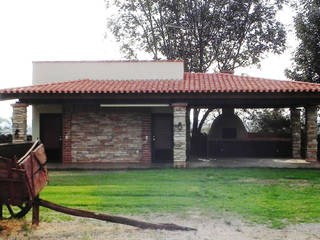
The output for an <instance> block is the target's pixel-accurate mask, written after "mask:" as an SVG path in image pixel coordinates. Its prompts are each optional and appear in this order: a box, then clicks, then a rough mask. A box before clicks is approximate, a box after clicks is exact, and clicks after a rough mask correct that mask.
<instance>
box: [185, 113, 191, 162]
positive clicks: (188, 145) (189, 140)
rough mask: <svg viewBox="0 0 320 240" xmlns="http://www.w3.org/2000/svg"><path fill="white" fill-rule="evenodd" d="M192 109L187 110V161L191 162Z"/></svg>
mask: <svg viewBox="0 0 320 240" xmlns="http://www.w3.org/2000/svg"><path fill="white" fill-rule="evenodd" d="M190 144H191V137H190V107H187V108H186V160H187V161H189V158H190Z"/></svg>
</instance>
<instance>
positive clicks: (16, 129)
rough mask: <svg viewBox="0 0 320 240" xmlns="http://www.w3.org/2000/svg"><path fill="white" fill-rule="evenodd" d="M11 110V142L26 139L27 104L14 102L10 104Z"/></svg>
mask: <svg viewBox="0 0 320 240" xmlns="http://www.w3.org/2000/svg"><path fill="white" fill-rule="evenodd" d="M11 106H12V108H13V112H12V142H13V143H20V142H24V141H27V107H28V105H27V104H24V103H15V104H12V105H11Z"/></svg>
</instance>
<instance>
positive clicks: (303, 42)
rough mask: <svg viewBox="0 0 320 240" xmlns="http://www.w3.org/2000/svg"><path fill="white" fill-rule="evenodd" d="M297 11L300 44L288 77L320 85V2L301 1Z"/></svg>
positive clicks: (288, 71) (287, 72) (296, 27)
mask: <svg viewBox="0 0 320 240" xmlns="http://www.w3.org/2000/svg"><path fill="white" fill-rule="evenodd" d="M296 9H297V15H296V17H295V19H294V24H295V31H296V36H297V38H298V39H299V40H300V43H299V46H298V48H297V49H296V51H295V53H294V57H293V61H294V64H293V66H292V69H286V75H287V77H288V78H290V79H293V80H296V81H304V82H315V83H320V1H319V0H303V1H302V0H300V4H298V5H297V6H296Z"/></svg>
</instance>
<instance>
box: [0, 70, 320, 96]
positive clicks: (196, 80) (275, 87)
mask: <svg viewBox="0 0 320 240" xmlns="http://www.w3.org/2000/svg"><path fill="white" fill-rule="evenodd" d="M219 92H225V93H242V92H254V93H259V92H267V93H268V92H269V93H271V92H273V93H277V92H320V84H316V83H307V82H295V81H280V80H271V79H263V78H255V77H248V76H237V75H233V74H227V73H185V74H184V80H134V81H133V80H128V81H115V80H89V79H84V80H77V81H68V82H58V83H50V84H41V85H33V86H29V87H19V88H11V89H3V90H0V94H15V93H64V94H69V93H83V94H85V93H219Z"/></svg>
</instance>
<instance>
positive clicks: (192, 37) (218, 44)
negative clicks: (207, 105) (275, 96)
mask: <svg viewBox="0 0 320 240" xmlns="http://www.w3.org/2000/svg"><path fill="white" fill-rule="evenodd" d="M106 2H107V5H109V6H115V7H116V8H117V14H116V15H114V16H111V17H109V19H108V28H109V29H110V31H111V32H112V33H113V34H114V36H115V38H116V40H117V41H118V42H119V43H120V46H121V50H122V52H123V53H124V54H125V56H126V57H127V58H136V57H137V51H144V52H147V53H149V54H151V55H152V57H153V59H155V60H158V59H163V58H166V59H170V60H174V59H180V60H184V63H185V64H184V66H185V71H188V72H206V71H208V70H209V69H213V70H215V71H222V70H224V71H233V70H235V69H236V68H238V67H246V66H249V65H258V64H259V62H260V61H261V59H262V58H263V57H264V56H265V54H266V53H268V52H272V53H276V54H280V53H282V52H283V51H284V49H285V40H286V34H285V30H284V26H283V25H282V24H281V23H280V22H279V21H277V20H276V13H277V10H278V9H279V8H281V6H282V2H283V0H243V1H236V0H106ZM200 110H201V109H198V108H195V109H193V113H194V114H193V116H194V117H193V136H195V135H197V134H199V133H200V132H201V127H202V125H203V123H204V121H205V118H206V117H207V116H208V114H209V113H210V111H211V109H208V110H207V111H206V112H205V113H204V114H203V118H202V120H201V121H200V123H199V119H198V116H199V114H200Z"/></svg>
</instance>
